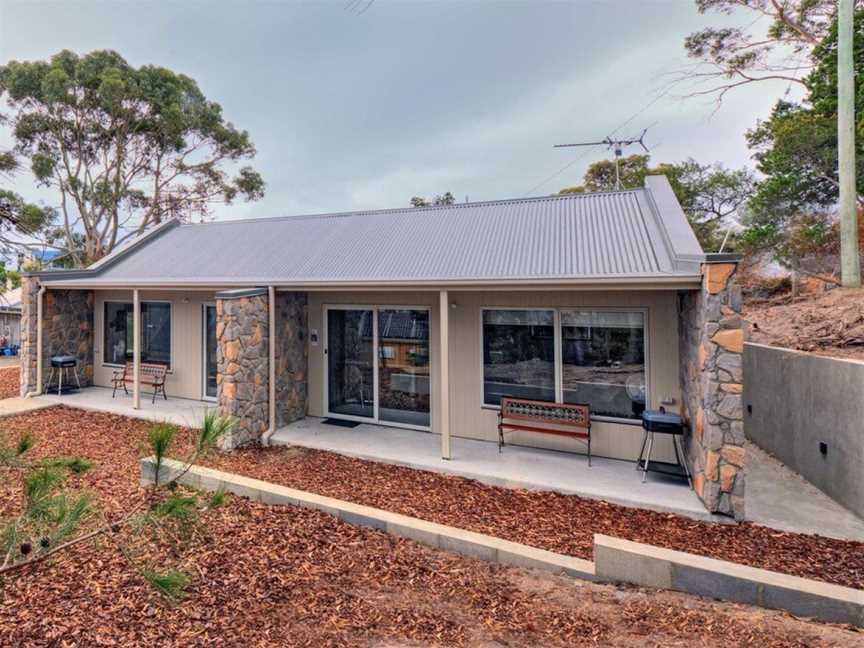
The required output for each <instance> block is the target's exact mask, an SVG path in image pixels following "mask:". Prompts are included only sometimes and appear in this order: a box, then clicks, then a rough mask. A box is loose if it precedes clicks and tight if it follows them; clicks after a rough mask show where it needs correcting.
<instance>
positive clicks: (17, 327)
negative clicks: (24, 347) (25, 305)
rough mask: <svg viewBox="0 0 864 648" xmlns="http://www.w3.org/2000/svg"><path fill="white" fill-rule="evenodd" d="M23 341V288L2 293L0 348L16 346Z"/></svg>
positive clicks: (0, 303) (0, 299)
mask: <svg viewBox="0 0 864 648" xmlns="http://www.w3.org/2000/svg"><path fill="white" fill-rule="evenodd" d="M20 342H21V289H20V288H12V289H11V290H7V291H5V292H4V293H2V294H0V348H4V347H16V346H18V345H19V344H20Z"/></svg>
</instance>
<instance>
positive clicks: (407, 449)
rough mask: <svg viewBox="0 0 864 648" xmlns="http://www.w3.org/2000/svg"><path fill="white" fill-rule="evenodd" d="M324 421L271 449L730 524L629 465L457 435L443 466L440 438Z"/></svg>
mask: <svg viewBox="0 0 864 648" xmlns="http://www.w3.org/2000/svg"><path fill="white" fill-rule="evenodd" d="M325 421H326V419H323V418H317V417H312V416H309V417H306V418H305V419H301V420H299V421H295V422H294V423H291V424H290V425H287V426H285V427H283V428H281V429H279V430H277V431H276V432H275V434H274V435H273V436H272V437H271V443H273V444H275V445H296V446H302V447H306V448H314V449H317V450H326V451H330V452H337V453H339V454H343V455H347V456H351V457H356V458H359V459H367V460H371V461H380V462H384V463H391V464H396V465H401V466H406V467H409V468H414V469H418V470H430V471H434V472H439V473H445V474H450V475H458V476H461V477H467V478H469V479H476V480H477V481H480V482H483V483H485V484H489V485H492V486H503V487H507V488H525V489H528V490H548V491H554V492H558V493H564V494H569V495H579V496H581V497H587V498H591V499H602V500H606V501H607V502H612V503H615V504H621V505H624V506H631V507H638V508H644V509H650V510H654V511H660V512H664V513H675V514H677V515H683V516H686V517H690V518H694V519H698V520H711V521H723V522H726V521H729V520H728V518H722V517H721V516H716V515H712V514H710V513H709V512H708V511H706V510H705V506H704V505H703V504H702V502H701V501H700V500H699V498H698V497H697V496H696V494H695V493H694V492H693V491H692V490H690V488H688V486H687V484H686V483H685V482H682V481H678V480H673V479H668V478H665V477H663V476H662V475H658V474H654V473H649V474H648V476H647V477H648V478H647V481H646V482H645V483H644V484H643V483H642V482H641V479H642V474H641V473H640V472H637V471H636V469H635V464H634V463H633V462H630V461H622V460H619V459H606V458H602V457H593V458H592V460H591V467H590V468H589V467H588V459H587V457H586V456H585V455H581V454H574V453H571V452H559V451H555V450H542V449H539V448H529V447H524V446H516V445H507V446H505V447H504V450H503V452H501V453H500V454H499V452H498V446H497V444H496V443H492V442H489V441H479V440H474V439H465V438H461V437H455V436H453V437H451V438H450V456H451V458H450V459H449V460H446V459H442V458H441V436H440V435H438V434H435V433H431V432H418V431H416V430H408V429H402V428H395V427H389V426H386V427H385V426H379V425H372V424H367V423H362V424H359V425H357V427H353V428H350V427H342V426H340V425H334V424H331V423H327V422H325Z"/></svg>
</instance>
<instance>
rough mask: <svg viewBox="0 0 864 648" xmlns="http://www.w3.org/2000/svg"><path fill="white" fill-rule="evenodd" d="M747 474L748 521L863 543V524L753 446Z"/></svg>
mask: <svg viewBox="0 0 864 648" xmlns="http://www.w3.org/2000/svg"><path fill="white" fill-rule="evenodd" d="M745 470H746V471H747V472H746V475H747V490H746V494H745V498H746V499H745V511H746V516H747V519H748V520H750V521H752V522H756V523H757V524H763V525H765V526H770V527H773V528H775V529H780V530H782V531H792V532H795V533H810V534H813V533H817V534H819V535H822V536H828V537H831V538H840V539H841V540H858V541H864V520H862V519H861V518H859V517H858V516H856V515H855V514H854V513H852V512H851V511H849V510H848V509H846V508H844V507H843V506H841V505H840V504H838V503H837V502H835V501H834V500H833V499H831V498H830V497H828V496H827V495H826V494H825V493H823V492H822V491H821V490H819V489H818V488H816V487H815V486H814V485H813V484H811V483H810V482H808V481H807V480H806V479H804V478H803V477H802V476H801V475H799V474H798V473H796V472H794V471H792V470H790V469H789V468H787V467H786V466H785V465H784V464H782V463H781V462H780V461H778V460H777V459H775V458H774V457H772V456H771V455H769V454H768V453H767V452H765V451H764V450H762V449H761V448H759V447H757V446H755V445H754V444H752V443H750V444H748V445H747V463H746V465H745Z"/></svg>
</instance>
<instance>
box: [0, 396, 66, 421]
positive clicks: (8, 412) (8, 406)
mask: <svg viewBox="0 0 864 648" xmlns="http://www.w3.org/2000/svg"><path fill="white" fill-rule="evenodd" d="M53 406H54V403H46V402H43V401H40V400H37V399H35V398H21V397H19V396H16V397H15V398H4V399H2V400H0V418H2V417H4V416H15V415H16V414H26V413H27V412H35V411H36V410H40V409H45V408H46V407H53Z"/></svg>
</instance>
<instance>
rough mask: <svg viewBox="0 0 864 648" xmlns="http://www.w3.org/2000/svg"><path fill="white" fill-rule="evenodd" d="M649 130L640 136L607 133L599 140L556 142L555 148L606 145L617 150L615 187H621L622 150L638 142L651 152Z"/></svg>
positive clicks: (645, 130) (646, 150)
mask: <svg viewBox="0 0 864 648" xmlns="http://www.w3.org/2000/svg"><path fill="white" fill-rule="evenodd" d="M647 132H648V129H647V128H646V129H644V130H643V131H642V133H640V135H639V137H631V138H629V139H612V136H611V135H607V136H606V137H605V138H603V139H602V140H600V141H599V142H577V143H575V144H556V145H555V146H554V148H571V147H574V146H606V147H607V148H610V149H612V150H613V151H615V189H616V190H619V191H620V189H621V170H620V169H619V162H620V161H621V152H622V150H623V148H624V147H625V146H632V145H634V144H638V145H639V146H641V147H642V148H643V149H644V150H645V152H646V153H649V151H648V147H647V146H645V141H644V140H645V133H647Z"/></svg>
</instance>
